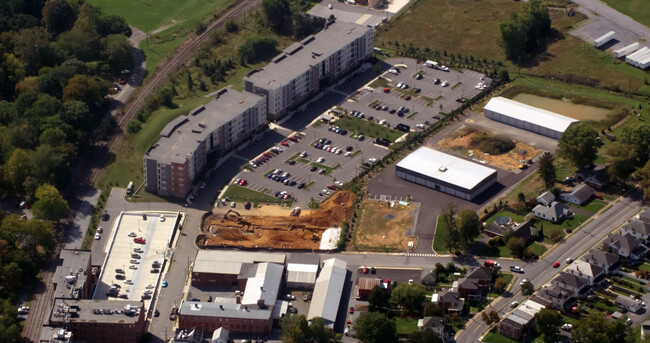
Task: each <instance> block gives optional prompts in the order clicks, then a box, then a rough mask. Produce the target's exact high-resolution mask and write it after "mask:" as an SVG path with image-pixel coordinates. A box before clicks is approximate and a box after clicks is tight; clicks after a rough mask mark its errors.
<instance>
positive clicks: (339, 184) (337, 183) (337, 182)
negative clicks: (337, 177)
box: [334, 181, 343, 187]
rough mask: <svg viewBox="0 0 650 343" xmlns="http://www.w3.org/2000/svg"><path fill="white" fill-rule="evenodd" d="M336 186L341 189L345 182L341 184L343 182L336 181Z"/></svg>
mask: <svg viewBox="0 0 650 343" xmlns="http://www.w3.org/2000/svg"><path fill="white" fill-rule="evenodd" d="M334 184H335V185H337V186H339V187H343V182H341V181H334Z"/></svg>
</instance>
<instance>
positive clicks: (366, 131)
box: [335, 116, 403, 142]
mask: <svg viewBox="0 0 650 343" xmlns="http://www.w3.org/2000/svg"><path fill="white" fill-rule="evenodd" d="M335 125H336V126H338V127H340V128H342V129H344V130H348V131H349V132H350V133H355V132H359V133H361V134H362V135H364V136H367V137H372V138H379V137H381V138H386V139H388V140H389V141H391V142H395V140H396V139H397V138H399V137H400V136H402V135H403V133H402V132H401V131H397V130H394V129H391V128H389V127H386V126H383V125H379V124H375V123H374V122H371V121H368V120H365V119H359V118H355V117H350V116H345V117H343V118H341V119H339V120H337V121H336V123H335Z"/></svg>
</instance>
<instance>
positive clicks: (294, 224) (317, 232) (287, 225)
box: [197, 191, 355, 249]
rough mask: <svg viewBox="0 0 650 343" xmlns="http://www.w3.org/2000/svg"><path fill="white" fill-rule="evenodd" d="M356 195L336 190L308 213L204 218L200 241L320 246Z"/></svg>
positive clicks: (255, 245)
mask: <svg viewBox="0 0 650 343" xmlns="http://www.w3.org/2000/svg"><path fill="white" fill-rule="evenodd" d="M354 199H355V195H354V193H352V192H348V191H339V192H336V193H334V194H333V195H332V196H331V197H330V198H329V199H328V200H326V201H324V202H323V203H322V204H321V206H320V207H321V209H320V210H313V211H310V213H309V214H308V215H306V216H299V217H292V216H289V215H288V214H287V215H284V216H277V215H274V216H259V215H255V216H242V215H240V214H239V213H237V212H235V211H228V212H226V213H221V214H213V215H211V216H209V217H207V218H206V219H205V223H204V225H205V226H204V227H203V232H204V235H201V236H200V237H199V239H198V240H197V243H198V245H199V246H200V247H201V246H234V247H248V248H275V249H318V248H319V246H320V238H322V233H323V231H324V230H326V229H328V228H331V227H338V226H341V224H342V223H343V221H344V220H346V219H347V218H349V216H350V215H351V214H352V211H353V205H354Z"/></svg>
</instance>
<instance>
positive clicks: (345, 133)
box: [339, 130, 348, 136]
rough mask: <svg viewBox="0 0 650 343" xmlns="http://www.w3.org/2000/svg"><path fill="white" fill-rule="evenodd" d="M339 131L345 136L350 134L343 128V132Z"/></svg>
mask: <svg viewBox="0 0 650 343" xmlns="http://www.w3.org/2000/svg"><path fill="white" fill-rule="evenodd" d="M339 133H340V134H341V136H345V135H347V134H348V130H341V132H339Z"/></svg>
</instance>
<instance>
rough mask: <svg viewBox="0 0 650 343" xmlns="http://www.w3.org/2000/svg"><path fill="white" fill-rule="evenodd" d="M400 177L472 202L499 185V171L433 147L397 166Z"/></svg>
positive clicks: (417, 153) (396, 169)
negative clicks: (496, 184)
mask: <svg viewBox="0 0 650 343" xmlns="http://www.w3.org/2000/svg"><path fill="white" fill-rule="evenodd" d="M395 172H396V175H397V177H399V178H401V179H404V180H406V181H410V182H413V183H416V184H418V185H421V186H424V187H428V188H431V189H435V190H437V191H440V192H443V193H447V194H451V195H453V196H456V197H459V198H461V199H465V200H472V199H474V198H475V197H477V196H478V195H479V194H481V193H482V192H483V191H485V190H487V189H488V188H490V187H491V186H492V185H494V184H495V183H496V182H497V171H496V170H494V169H492V168H488V167H486V166H483V165H480V164H478V163H474V162H470V161H467V160H465V159H462V158H459V157H455V156H452V155H449V154H445V153H443V152H440V151H437V150H433V149H431V148H427V147H422V148H419V149H417V150H415V151H414V152H412V153H411V154H410V155H408V156H406V157H405V158H404V159H403V160H401V161H400V162H399V163H397V165H396V168H395Z"/></svg>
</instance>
